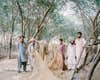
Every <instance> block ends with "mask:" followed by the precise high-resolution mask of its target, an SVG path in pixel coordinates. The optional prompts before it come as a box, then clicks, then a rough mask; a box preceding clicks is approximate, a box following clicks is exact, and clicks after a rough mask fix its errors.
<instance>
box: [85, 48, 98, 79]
mask: <svg viewBox="0 0 100 80" xmlns="http://www.w3.org/2000/svg"><path fill="white" fill-rule="evenodd" d="M98 53H99V56H98V57H97V58H96V60H95V61H94V63H93V66H92V67H91V69H90V72H89V75H88V77H87V80H91V79H92V76H93V73H94V70H95V68H96V66H97V65H98V63H99V61H100V49H99V51H98Z"/></svg>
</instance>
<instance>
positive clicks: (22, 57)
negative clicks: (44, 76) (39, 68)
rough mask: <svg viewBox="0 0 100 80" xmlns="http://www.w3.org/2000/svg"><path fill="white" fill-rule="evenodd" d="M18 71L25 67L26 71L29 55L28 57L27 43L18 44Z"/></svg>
mask: <svg viewBox="0 0 100 80" xmlns="http://www.w3.org/2000/svg"><path fill="white" fill-rule="evenodd" d="M18 52H19V54H18V71H20V68H21V66H22V65H23V70H24V71H26V63H27V55H26V45H25V43H21V42H19V43H18Z"/></svg>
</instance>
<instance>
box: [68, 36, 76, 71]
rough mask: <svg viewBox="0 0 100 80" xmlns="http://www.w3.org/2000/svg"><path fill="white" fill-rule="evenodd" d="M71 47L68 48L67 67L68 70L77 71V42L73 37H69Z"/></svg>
mask: <svg viewBox="0 0 100 80" xmlns="http://www.w3.org/2000/svg"><path fill="white" fill-rule="evenodd" d="M69 41H70V43H69V45H68V47H67V66H68V70H73V69H75V65H76V60H75V55H76V53H75V40H74V38H72V37H69Z"/></svg>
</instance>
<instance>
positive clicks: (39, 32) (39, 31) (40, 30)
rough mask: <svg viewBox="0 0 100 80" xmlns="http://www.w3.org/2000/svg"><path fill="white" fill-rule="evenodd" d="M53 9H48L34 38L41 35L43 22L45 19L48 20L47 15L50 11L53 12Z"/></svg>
mask: <svg viewBox="0 0 100 80" xmlns="http://www.w3.org/2000/svg"><path fill="white" fill-rule="evenodd" d="M51 8H52V6H50V7H49V8H48V10H47V11H46V13H45V15H44V17H43V19H42V21H41V22H40V24H39V25H38V30H37V32H36V34H35V35H34V37H36V36H37V35H38V36H39V34H41V32H42V29H43V26H42V24H43V22H44V21H45V19H46V17H47V15H48V13H49V11H50V10H51Z"/></svg>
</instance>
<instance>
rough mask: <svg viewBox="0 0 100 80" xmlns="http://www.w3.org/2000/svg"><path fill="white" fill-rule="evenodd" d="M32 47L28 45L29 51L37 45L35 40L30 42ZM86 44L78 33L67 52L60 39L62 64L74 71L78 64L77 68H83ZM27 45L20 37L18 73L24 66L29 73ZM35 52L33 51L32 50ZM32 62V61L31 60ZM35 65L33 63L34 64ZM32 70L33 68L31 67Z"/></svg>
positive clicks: (70, 39)
mask: <svg viewBox="0 0 100 80" xmlns="http://www.w3.org/2000/svg"><path fill="white" fill-rule="evenodd" d="M29 43H30V45H28V47H29V46H30V47H29V49H32V48H33V47H34V45H35V42H34V39H31V40H30V42H29ZM85 44H86V40H85V39H84V38H83V37H82V33H81V32H78V33H77V38H76V39H74V38H73V37H70V38H69V44H68V45H67V50H66V52H65V50H64V49H65V48H64V47H65V45H64V42H63V39H60V46H59V47H60V53H61V55H62V58H63V60H62V64H64V63H65V64H67V66H68V69H69V70H72V69H75V66H76V64H78V65H77V68H79V67H80V66H82V64H83V62H84V58H85V55H86V53H85V49H84V47H85ZM28 47H27V45H26V43H25V42H24V36H20V37H19V42H18V51H19V54H18V72H19V73H20V72H21V67H22V66H23V70H24V71H25V72H27V70H26V66H27V61H28V57H27V54H26V52H27V49H28ZM32 50H33V49H32ZM32 50H29V53H32ZM32 56H33V55H30V59H32ZM31 61H32V60H31ZM32 63H33V62H32ZM31 68H32V67H31Z"/></svg>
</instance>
